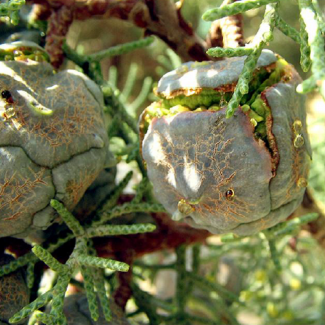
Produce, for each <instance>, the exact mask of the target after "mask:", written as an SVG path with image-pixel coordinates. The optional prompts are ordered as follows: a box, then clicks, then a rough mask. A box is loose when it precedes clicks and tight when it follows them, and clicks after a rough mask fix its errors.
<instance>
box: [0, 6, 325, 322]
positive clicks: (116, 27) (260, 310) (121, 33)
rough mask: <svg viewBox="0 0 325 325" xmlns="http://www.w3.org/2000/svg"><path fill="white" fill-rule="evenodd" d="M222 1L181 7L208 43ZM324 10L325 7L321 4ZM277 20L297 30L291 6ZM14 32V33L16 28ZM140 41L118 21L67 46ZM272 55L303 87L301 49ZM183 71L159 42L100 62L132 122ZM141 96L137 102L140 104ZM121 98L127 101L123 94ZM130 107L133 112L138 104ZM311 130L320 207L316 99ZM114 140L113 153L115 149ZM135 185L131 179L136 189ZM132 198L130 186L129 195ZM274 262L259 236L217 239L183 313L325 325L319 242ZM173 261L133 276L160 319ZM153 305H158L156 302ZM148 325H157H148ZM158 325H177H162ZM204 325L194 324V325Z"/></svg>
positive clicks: (247, 27) (250, 28)
mask: <svg viewBox="0 0 325 325" xmlns="http://www.w3.org/2000/svg"><path fill="white" fill-rule="evenodd" d="M221 2H222V1H221V0H185V1H184V3H183V8H182V14H183V16H184V18H185V20H186V21H188V22H190V23H191V24H192V26H193V28H194V30H196V31H197V33H198V34H199V35H200V36H201V37H202V38H205V37H206V35H207V33H208V30H209V27H210V23H209V22H205V21H203V20H202V19H201V16H202V14H203V13H204V12H205V11H206V10H207V9H210V8H213V7H216V6H218V5H220V4H221ZM319 3H320V5H321V6H322V8H323V10H325V2H324V1H322V0H321V1H319ZM263 12H264V7H262V8H261V9H256V10H251V11H248V12H247V13H246V14H245V15H244V32H245V38H246V40H247V41H249V40H250V39H251V38H252V37H253V36H254V35H255V33H256V31H257V29H258V27H259V25H260V23H261V20H262V16H263ZM280 13H281V16H282V17H283V18H284V19H285V20H286V21H287V22H288V23H289V24H290V25H291V26H293V27H295V28H296V29H299V20H298V16H299V11H298V5H297V1H296V0H287V1H282V2H281V7H280ZM18 28H19V27H18ZM0 29H1V31H2V36H1V40H2V42H3V41H4V40H5V39H6V38H8V36H9V35H10V34H11V33H12V31H13V30H12V27H10V28H9V27H7V26H6V25H5V24H4V23H2V24H1V25H0ZM141 37H142V30H141V29H140V28H137V27H134V25H132V24H130V23H127V22H124V21H121V20H117V19H108V20H96V19H89V20H86V21H75V22H74V23H73V25H72V26H71V28H70V30H69V34H68V38H67V43H68V45H69V46H71V47H72V48H73V49H76V50H77V52H78V53H80V54H90V53H94V52H98V51H100V50H102V49H106V48H109V47H111V46H114V45H118V44H122V43H126V42H130V41H133V40H137V39H139V38H141ZM269 48H270V49H272V50H274V51H275V52H277V53H279V54H280V55H281V56H283V57H284V58H285V59H286V60H287V61H289V62H290V63H292V64H293V65H294V66H295V67H296V69H297V70H298V71H299V72H300V74H301V75H302V77H303V78H304V79H305V78H306V77H308V74H305V73H303V72H302V71H301V69H300V64H299V60H300V52H299V45H298V44H296V43H294V42H293V41H292V40H291V39H289V38H287V37H285V36H284V35H283V34H281V33H280V32H279V31H275V37H274V41H273V42H272V43H271V44H270V46H269ZM180 63H181V60H180V59H179V57H178V56H177V55H176V54H175V53H174V52H173V51H172V50H171V49H169V48H168V47H167V46H166V45H165V44H164V43H163V42H162V41H161V40H158V39H156V40H155V42H154V43H153V44H152V45H150V47H149V48H146V49H139V50H135V51H133V52H131V53H128V54H125V55H122V56H116V57H112V58H108V59H105V60H103V61H102V62H101V65H102V71H103V75H104V77H105V78H106V79H107V80H110V82H111V83H112V84H113V85H114V87H115V88H116V94H117V95H120V94H121V93H122V94H123V92H122V91H120V90H119V89H122V90H123V88H124V86H125V84H126V83H127V82H128V78H130V74H131V75H132V76H133V78H134V80H135V82H134V87H133V88H132V92H131V93H130V94H126V95H127V96H125V98H124V99H123V98H122V99H123V100H124V101H125V104H126V107H127V109H128V111H129V112H130V113H131V114H133V115H134V117H137V116H138V115H139V114H140V113H141V111H142V110H143V109H144V108H145V107H146V106H147V104H148V103H149V102H150V101H152V100H153V98H154V94H153V93H152V87H154V86H155V84H156V83H157V81H158V80H159V78H160V77H161V76H162V75H163V74H164V73H166V72H167V71H169V70H171V69H173V68H175V67H177V66H178V65H179V64H180ZM67 67H69V68H73V67H74V65H73V63H72V62H66V63H65V65H64V66H63V67H62V68H67ZM139 94H140V96H139ZM124 95H125V93H124ZM135 101H137V102H136V104H135ZM307 103H308V108H307V110H308V125H309V133H310V138H311V143H312V146H313V163H312V166H311V172H310V179H309V184H310V186H311V188H312V190H313V193H314V195H315V197H316V198H317V199H318V200H319V201H320V204H324V205H325V178H324V175H325V163H324V162H325V109H324V106H325V103H324V101H323V100H322V99H321V97H320V95H318V94H315V93H311V94H309V95H308V102H307ZM114 141H117V140H116V139H115V140H114V139H113V140H112V148H113V149H114V145H115V148H116V153H118V147H119V146H118V145H116V143H114ZM120 159H121V162H122V163H121V164H119V175H118V178H119V179H121V178H122V177H123V175H125V174H126V172H127V170H129V169H132V168H133V167H132V166H131V167H130V166H129V165H128V164H126V163H123V160H125V159H126V157H125V156H123V155H122V156H121V157H120ZM139 179H140V176H139V174H136V173H135V176H134V182H133V184H134V183H135V182H138V181H139ZM128 190H129V191H132V186H129V187H128ZM277 249H278V256H279V261H280V264H281V268H282V271H281V272H279V271H277V269H276V268H275V265H274V263H273V262H274V261H273V260H272V259H271V258H270V252H269V247H268V245H267V241H266V240H265V238H263V235H256V236H254V237H251V238H246V239H243V240H241V241H237V242H236V241H235V242H231V243H222V242H221V241H220V238H219V237H217V236H215V237H211V238H209V239H208V243H207V245H205V246H202V247H200V262H199V264H200V266H199V270H198V273H199V274H200V275H203V276H205V277H206V278H207V279H209V280H210V281H211V282H212V283H214V284H215V287H209V286H206V285H204V284H203V283H196V282H194V288H193V294H192V295H191V296H190V297H189V300H188V304H187V309H186V310H187V312H188V313H190V314H192V315H195V316H198V317H200V316H202V317H209V318H210V319H211V320H212V321H211V323H208V322H207V323H206V324H243V325H246V324H247V325H254V324H256V325H259V324H261V325H262V324H263V325H268V324H277V325H285V324H287V325H293V324H294V325H298V324H302V325H307V324H313V325H324V324H325V254H324V251H323V249H322V248H320V247H319V246H318V245H317V243H316V241H315V240H314V239H313V238H312V237H311V236H310V234H309V233H307V232H305V231H300V232H299V233H298V232H297V233H296V234H293V235H292V234H290V235H287V236H284V237H283V238H281V239H279V240H278V241H277ZM195 250H198V249H197V248H193V247H190V248H188V249H187V251H186V256H187V262H186V268H187V270H193V263H192V262H193V256H194V251H195ZM175 261H176V254H173V253H170V252H160V253H155V254H151V255H146V256H145V257H144V258H142V259H141V260H138V262H137V263H136V264H135V268H134V274H135V276H136V277H137V282H138V284H139V286H140V287H141V288H142V289H143V290H145V291H147V292H148V293H150V295H153V296H155V298H153V296H149V298H148V299H149V300H150V301H151V302H152V303H154V304H156V306H159V307H158V309H157V310H158V312H159V313H160V314H161V315H165V314H167V313H168V311H170V309H172V308H173V304H172V303H173V299H175V295H176V286H177V284H176V283H177V281H176V280H177V272H176V271H175ZM222 288H226V289H228V290H229V291H230V292H231V293H233V294H234V295H235V296H238V297H239V299H238V301H234V299H233V296H228V294H229V292H227V293H224V292H223V291H222ZM155 299H156V300H155ZM127 307H128V308H127V310H128V312H129V314H130V315H132V317H131V319H132V320H133V321H134V322H135V323H137V324H140V323H141V324H146V323H147V322H148V319H147V317H146V316H145V314H144V313H136V312H134V311H135V310H136V309H135V305H134V302H133V301H132V300H131V301H129V303H128V306H127ZM150 324H154V323H153V321H152V320H151V321H150ZM161 324H170V325H178V324H175V323H169V322H168V320H167V318H166V321H165V322H163V323H161ZM195 324H204V323H202V322H199V321H198V322H196V321H195V320H194V318H193V321H192V322H191V325H195Z"/></svg>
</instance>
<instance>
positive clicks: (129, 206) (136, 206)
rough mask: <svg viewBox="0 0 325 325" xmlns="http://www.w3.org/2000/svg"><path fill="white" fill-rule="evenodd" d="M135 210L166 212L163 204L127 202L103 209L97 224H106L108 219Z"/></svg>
mask: <svg viewBox="0 0 325 325" xmlns="http://www.w3.org/2000/svg"><path fill="white" fill-rule="evenodd" d="M134 212H156V213H157V212H166V210H165V208H164V207H163V205H162V204H158V203H132V202H131V203H125V204H123V205H119V206H116V207H115V208H113V209H111V210H109V211H103V212H101V213H100V214H99V216H100V220H99V221H97V222H95V225H97V224H104V223H106V222H107V221H109V220H111V219H114V218H117V217H119V216H121V215H123V214H129V213H134Z"/></svg>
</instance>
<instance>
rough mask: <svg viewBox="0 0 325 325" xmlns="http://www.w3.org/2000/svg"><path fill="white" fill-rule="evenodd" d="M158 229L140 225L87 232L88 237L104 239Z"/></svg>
mask: <svg viewBox="0 0 325 325" xmlns="http://www.w3.org/2000/svg"><path fill="white" fill-rule="evenodd" d="M155 229H156V226H155V225H153V224H150V223H149V224H144V223H139V224H135V225H104V226H97V227H96V228H89V229H87V230H86V236H87V237H88V238H91V237H103V236H118V235H132V234H142V233H146V232H152V231H154V230H155Z"/></svg>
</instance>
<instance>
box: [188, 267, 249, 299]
mask: <svg viewBox="0 0 325 325" xmlns="http://www.w3.org/2000/svg"><path fill="white" fill-rule="evenodd" d="M187 276H188V277H189V278H190V279H191V280H192V281H193V282H194V283H195V284H196V285H197V286H198V287H201V288H203V289H204V290H208V291H214V292H216V293H217V294H218V295H220V296H221V297H223V298H224V299H227V300H229V301H233V302H237V303H239V304H243V303H242V302H241V301H240V300H239V298H238V296H236V295H235V294H234V293H232V292H231V291H229V290H227V289H226V288H224V287H223V286H221V285H220V284H218V283H216V282H211V281H209V280H207V279H205V278H203V277H201V276H199V275H197V274H194V273H192V272H187Z"/></svg>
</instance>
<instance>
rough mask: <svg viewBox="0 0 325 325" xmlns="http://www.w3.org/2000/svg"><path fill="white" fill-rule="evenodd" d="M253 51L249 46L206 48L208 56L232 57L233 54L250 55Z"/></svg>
mask: <svg viewBox="0 0 325 325" xmlns="http://www.w3.org/2000/svg"><path fill="white" fill-rule="evenodd" d="M253 51H254V49H253V48H251V47H238V48H229V47H228V48H223V47H213V48H211V49H208V50H207V54H208V55H210V56H215V57H219V58H224V57H227V58H232V57H234V56H245V55H250V54H252V53H253Z"/></svg>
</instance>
